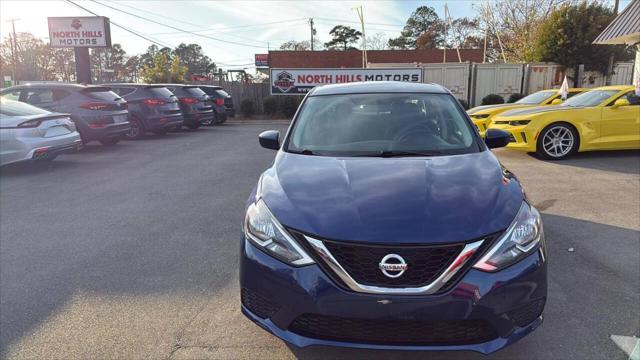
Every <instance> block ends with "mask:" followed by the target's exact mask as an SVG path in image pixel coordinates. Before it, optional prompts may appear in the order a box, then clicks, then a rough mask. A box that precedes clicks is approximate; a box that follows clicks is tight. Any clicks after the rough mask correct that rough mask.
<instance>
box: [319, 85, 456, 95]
mask: <svg viewBox="0 0 640 360" xmlns="http://www.w3.org/2000/svg"><path fill="white" fill-rule="evenodd" d="M362 93H366V94H368V93H437V94H449V91H448V90H447V89H445V88H444V87H442V86H440V85H437V84H424V83H410V82H404V81H369V82H353V83H346V84H331V85H323V86H318V87H315V88H313V89H312V90H311V91H309V96H322V95H340V94H362Z"/></svg>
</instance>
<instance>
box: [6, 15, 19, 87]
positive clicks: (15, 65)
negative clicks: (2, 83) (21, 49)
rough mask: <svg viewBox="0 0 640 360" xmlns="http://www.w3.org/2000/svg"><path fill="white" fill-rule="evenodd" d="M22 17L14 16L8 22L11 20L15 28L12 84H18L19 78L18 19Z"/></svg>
mask: <svg viewBox="0 0 640 360" xmlns="http://www.w3.org/2000/svg"><path fill="white" fill-rule="evenodd" d="M18 20H20V19H17V18H13V19H9V20H8V21H7V22H11V27H12V28H13V41H12V42H11V56H12V57H13V72H12V74H11V82H12V84H11V85H18V79H17V77H16V76H17V74H18V71H17V66H18V57H17V53H16V51H17V48H18V44H17V43H16V41H17V39H16V21H18Z"/></svg>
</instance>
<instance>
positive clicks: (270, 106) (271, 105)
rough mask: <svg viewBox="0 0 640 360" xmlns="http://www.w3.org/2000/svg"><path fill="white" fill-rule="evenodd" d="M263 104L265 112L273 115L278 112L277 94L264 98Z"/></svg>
mask: <svg viewBox="0 0 640 360" xmlns="http://www.w3.org/2000/svg"><path fill="white" fill-rule="evenodd" d="M262 106H263V107H264V113H265V114H267V115H271V116H273V115H275V114H276V113H277V112H278V99H276V97H275V96H269V97H267V98H265V99H264V102H263V103H262Z"/></svg>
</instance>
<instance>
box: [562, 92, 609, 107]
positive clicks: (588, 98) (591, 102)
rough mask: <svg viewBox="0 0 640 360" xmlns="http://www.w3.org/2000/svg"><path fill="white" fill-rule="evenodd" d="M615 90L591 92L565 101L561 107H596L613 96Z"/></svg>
mask: <svg viewBox="0 0 640 360" xmlns="http://www.w3.org/2000/svg"><path fill="white" fill-rule="evenodd" d="M617 92H618V91H617V90H591V91H587V92H584V93H582V94H579V95H576V96H574V97H572V98H571V99H568V100H567V101H565V102H564V103H563V104H562V105H563V106H596V105H598V104H600V103H601V102H603V101H605V100H607V99H608V98H610V97H612V96H613V95H615V94H616V93H617Z"/></svg>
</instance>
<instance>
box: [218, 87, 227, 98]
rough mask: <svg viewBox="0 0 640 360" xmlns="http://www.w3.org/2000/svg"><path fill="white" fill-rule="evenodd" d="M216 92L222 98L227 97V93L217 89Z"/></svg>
mask: <svg viewBox="0 0 640 360" xmlns="http://www.w3.org/2000/svg"><path fill="white" fill-rule="evenodd" d="M216 92H217V93H218V95H220V96H222V97H229V93H228V92H226V91H224V90H222V89H217V90H216Z"/></svg>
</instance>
